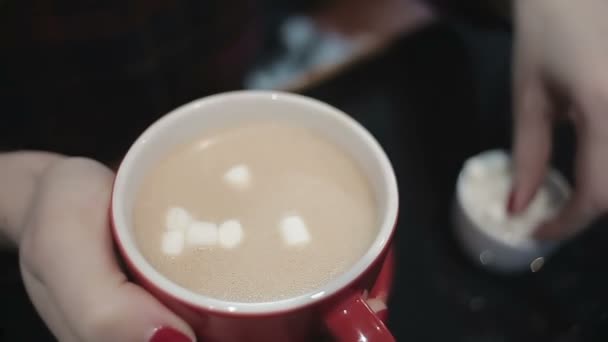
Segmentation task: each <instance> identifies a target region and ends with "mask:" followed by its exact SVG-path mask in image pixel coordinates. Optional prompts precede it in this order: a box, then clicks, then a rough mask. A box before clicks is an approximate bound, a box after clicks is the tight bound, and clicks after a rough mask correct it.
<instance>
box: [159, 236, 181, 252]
mask: <svg viewBox="0 0 608 342" xmlns="http://www.w3.org/2000/svg"><path fill="white" fill-rule="evenodd" d="M161 248H162V251H163V253H165V254H167V255H171V256H176V255H179V254H181V252H182V251H183V249H184V233H183V232H182V231H178V230H172V231H168V232H165V233H164V234H163V239H162V246H161Z"/></svg>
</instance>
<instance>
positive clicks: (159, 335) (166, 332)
mask: <svg viewBox="0 0 608 342" xmlns="http://www.w3.org/2000/svg"><path fill="white" fill-rule="evenodd" d="M150 342H192V339H191V338H190V337H188V336H186V335H184V334H183V333H181V332H179V331H177V330H175V329H173V328H169V327H162V328H158V329H156V331H155V332H154V335H152V338H151V339H150Z"/></svg>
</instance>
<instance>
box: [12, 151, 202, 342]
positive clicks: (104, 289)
mask: <svg viewBox="0 0 608 342" xmlns="http://www.w3.org/2000/svg"><path fill="white" fill-rule="evenodd" d="M112 181H113V174H112V173H111V172H110V171H109V170H108V169H106V168H105V167H102V166H101V165H100V164H97V163H95V162H92V161H88V160H83V159H70V160H67V161H65V162H62V163H60V164H58V165H56V166H55V167H53V168H52V169H51V170H49V172H48V173H47V179H46V181H45V182H44V184H45V185H43V186H42V187H43V190H42V194H43V195H41V196H39V198H38V203H37V205H36V208H35V211H36V213H35V215H33V216H34V217H36V218H37V222H30V223H29V224H31V225H33V226H34V227H37V228H40V229H39V230H38V231H37V232H36V234H35V236H36V239H33V241H31V242H29V244H30V245H29V246H27V247H28V248H31V249H33V250H34V251H35V252H33V253H35V255H36V257H35V258H33V259H34V261H33V262H32V263H33V264H34V265H38V268H37V269H36V273H35V275H36V276H38V277H39V278H40V279H41V280H42V282H43V283H44V284H45V286H46V288H47V289H48V291H49V293H50V295H51V296H52V297H53V298H54V300H55V301H56V302H57V303H58V304H59V306H60V308H61V310H62V311H63V313H64V315H65V317H66V321H67V323H68V324H69V325H70V326H71V327H72V328H73V329H74V331H75V333H76V335H77V336H78V337H79V338H80V339H81V340H82V341H87V342H89V341H91V342H96V341H100V342H105V341H125V342H128V341H147V340H149V339H150V338H151V337H152V335H153V334H154V333H155V331H157V329H158V328H159V327H171V328H172V329H174V330H177V331H179V332H181V333H182V335H184V336H187V337H188V338H186V337H184V338H183V339H182V340H184V339H185V340H188V339H190V340H194V335H193V333H192V331H191V329H190V328H189V327H188V326H187V325H186V323H185V322H183V321H182V320H181V319H180V318H179V317H177V316H176V315H175V314H173V313H172V312H171V311H169V310H168V309H167V308H165V307H164V306H163V305H162V304H161V303H159V302H158V301H157V300H156V299H155V298H154V297H152V296H151V295H150V294H149V293H147V292H146V291H144V290H143V289H142V288H140V287H138V286H137V285H135V284H133V283H130V282H128V281H127V280H126V277H125V276H124V274H123V273H122V272H121V271H120V268H119V267H118V265H117V263H116V260H115V258H114V255H113V249H112V240H111V236H110V230H109V222H108V217H107V216H108V214H107V213H108V207H109V201H110V192H111V187H112ZM24 243H25V241H24ZM37 260H44V265H43V266H42V267H40V265H39V264H40V263H39V262H37ZM180 342H181V341H180Z"/></svg>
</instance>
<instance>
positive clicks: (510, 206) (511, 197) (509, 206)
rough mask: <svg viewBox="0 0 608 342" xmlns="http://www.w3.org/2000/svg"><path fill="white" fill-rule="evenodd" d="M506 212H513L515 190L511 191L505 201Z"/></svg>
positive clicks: (510, 213)
mask: <svg viewBox="0 0 608 342" xmlns="http://www.w3.org/2000/svg"><path fill="white" fill-rule="evenodd" d="M507 213H509V215H513V214H515V191H511V194H510V195H509V201H508V203H507Z"/></svg>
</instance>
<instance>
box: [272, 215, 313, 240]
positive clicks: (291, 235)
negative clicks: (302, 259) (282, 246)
mask: <svg viewBox="0 0 608 342" xmlns="http://www.w3.org/2000/svg"><path fill="white" fill-rule="evenodd" d="M280 230H281V236H282V237H283V241H284V242H285V243H286V244H287V245H288V246H303V245H306V244H308V243H309V242H310V240H311V237H310V233H309V232H308V228H306V223H304V220H302V218H301V217H300V216H297V215H291V216H286V217H284V218H283V219H282V220H281V222H280Z"/></svg>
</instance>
